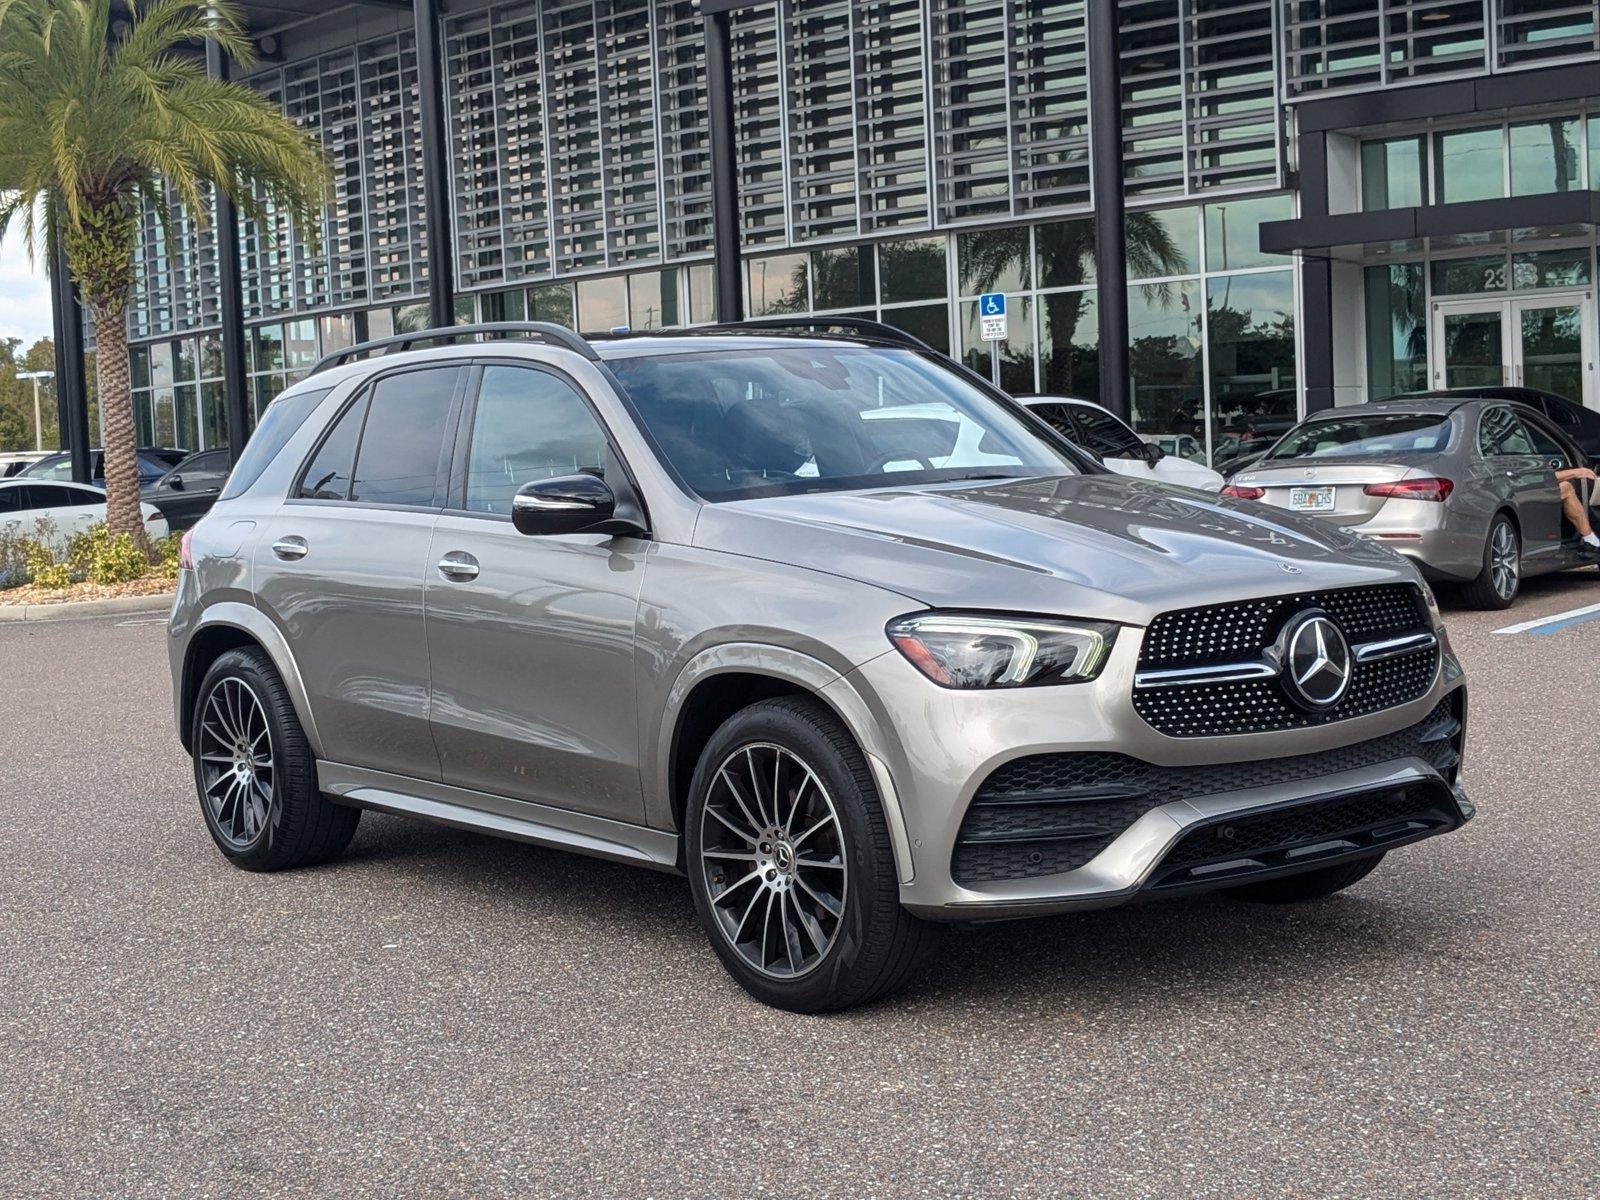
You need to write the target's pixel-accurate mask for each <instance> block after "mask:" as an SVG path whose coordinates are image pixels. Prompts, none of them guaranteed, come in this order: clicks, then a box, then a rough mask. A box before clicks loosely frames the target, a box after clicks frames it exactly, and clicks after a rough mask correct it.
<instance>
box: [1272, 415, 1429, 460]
mask: <svg viewBox="0 0 1600 1200" xmlns="http://www.w3.org/2000/svg"><path fill="white" fill-rule="evenodd" d="M1449 442H1450V418H1448V417H1441V416H1434V415H1429V414H1418V413H1381V414H1372V415H1364V416H1359V417H1334V418H1332V419H1329V420H1324V421H1308V422H1307V423H1306V424H1304V425H1302V426H1300V428H1298V429H1295V430H1292V431H1291V432H1290V433H1289V434H1288V435H1287V436H1285V437H1284V439H1283V440H1282V441H1281V442H1279V443H1278V444H1277V445H1276V446H1274V447H1273V448H1272V452H1271V453H1270V454H1268V455H1267V461H1269V462H1280V461H1283V460H1285V459H1306V458H1392V457H1397V456H1404V455H1410V454H1437V453H1438V452H1440V451H1442V450H1443V449H1444V448H1445V447H1446V446H1447V445H1449Z"/></svg>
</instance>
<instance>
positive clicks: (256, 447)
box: [217, 388, 333, 500]
mask: <svg viewBox="0 0 1600 1200" xmlns="http://www.w3.org/2000/svg"><path fill="white" fill-rule="evenodd" d="M332 390H333V389H332V388H322V389H320V390H318V391H314V392H292V393H290V394H288V395H284V396H279V397H278V398H277V399H276V400H274V401H273V402H272V403H271V404H269V405H267V411H266V412H265V413H264V414H262V417H261V421H260V423H259V424H258V425H257V426H256V431H255V433H254V435H252V436H251V438H250V440H249V441H248V442H247V443H245V448H244V453H243V454H241V455H240V456H239V464H238V466H236V467H234V469H233V474H232V475H231V476H230V477H229V478H228V486H227V487H225V488H223V489H222V495H221V496H219V497H217V498H218V499H219V500H232V499H233V498H234V497H235V496H239V495H243V494H244V493H245V492H246V491H248V490H249V488H250V485H251V484H253V483H254V482H255V481H256V480H258V479H260V478H261V472H263V471H265V470H266V469H267V464H268V463H270V462H271V461H272V460H273V459H275V458H277V457H278V451H280V450H282V449H283V448H284V446H285V445H287V444H288V441H289V439H290V438H292V437H293V436H294V435H295V433H296V432H297V431H298V430H299V428H300V426H301V425H303V424H305V420H306V418H307V417H309V416H310V415H311V412H312V410H313V409H315V408H316V407H317V405H319V404H321V403H322V400H323V397H325V396H326V395H327V394H328V393H329V392H331V391H332Z"/></svg>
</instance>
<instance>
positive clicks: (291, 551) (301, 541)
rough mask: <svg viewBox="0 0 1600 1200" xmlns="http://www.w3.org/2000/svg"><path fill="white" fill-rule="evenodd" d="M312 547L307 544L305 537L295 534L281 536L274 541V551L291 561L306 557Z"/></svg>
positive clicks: (280, 556)
mask: <svg viewBox="0 0 1600 1200" xmlns="http://www.w3.org/2000/svg"><path fill="white" fill-rule="evenodd" d="M310 549H311V547H310V546H308V545H306V540H305V538H303V537H296V536H295V535H293V534H290V535H289V536H288V537H281V538H279V539H278V540H277V541H275V542H273V543H272V552H273V553H274V554H276V555H277V556H278V557H279V558H282V559H285V560H287V561H289V562H294V561H295V560H297V559H301V558H304V557H305V556H306V554H307V553H308V552H309V551H310Z"/></svg>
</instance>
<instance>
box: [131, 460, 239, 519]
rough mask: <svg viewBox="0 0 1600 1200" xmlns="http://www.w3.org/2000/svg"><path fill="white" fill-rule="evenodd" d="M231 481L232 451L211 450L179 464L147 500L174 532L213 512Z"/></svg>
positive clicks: (153, 490)
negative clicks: (213, 507)
mask: <svg viewBox="0 0 1600 1200" xmlns="http://www.w3.org/2000/svg"><path fill="white" fill-rule="evenodd" d="M227 478H228V452H227V451H226V450H208V451H207V452H206V453H204V454H195V455H191V456H190V457H189V458H187V459H185V460H184V461H183V462H181V463H179V464H178V466H177V467H176V468H174V469H173V470H172V471H171V472H170V473H168V474H167V475H165V476H164V477H163V478H162V479H161V482H160V483H158V484H157V485H156V486H155V487H154V488H152V489H151V491H150V494H149V495H147V496H145V500H147V501H148V502H149V503H151V504H154V505H155V506H156V507H157V508H159V509H160V510H161V513H162V515H163V516H165V517H166V518H167V524H168V525H169V526H170V527H171V528H172V529H174V530H179V529H187V528H189V526H191V525H193V524H194V523H195V522H196V521H198V520H199V519H200V518H201V517H202V516H204V515H205V514H206V513H207V512H208V511H210V509H211V506H212V505H213V504H215V503H216V501H217V495H218V493H219V492H221V491H222V485H223V483H224V481H225V480H226V479H227Z"/></svg>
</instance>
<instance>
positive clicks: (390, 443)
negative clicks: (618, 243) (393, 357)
mask: <svg viewBox="0 0 1600 1200" xmlns="http://www.w3.org/2000/svg"><path fill="white" fill-rule="evenodd" d="M460 374H461V372H460V369H459V368H457V367H436V368H432V369H430V370H426V371H406V372H404V373H403V374H400V375H391V376H389V377H388V378H386V379H381V380H379V381H378V384H377V386H376V387H375V388H374V389H373V393H372V411H371V414H370V415H369V416H368V418H367V427H366V432H365V433H363V434H362V437H361V449H360V451H359V452H358V453H357V455H356V477H355V483H354V484H353V485H352V487H351V489H350V499H352V500H361V501H364V502H366V503H368V504H432V503H433V502H434V496H435V493H436V492H437V490H438V485H439V466H440V460H441V459H442V458H443V457H444V437H445V421H446V419H447V418H448V417H449V415H450V400H451V397H452V396H453V395H454V393H455V387H456V381H457V379H459V378H460Z"/></svg>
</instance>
